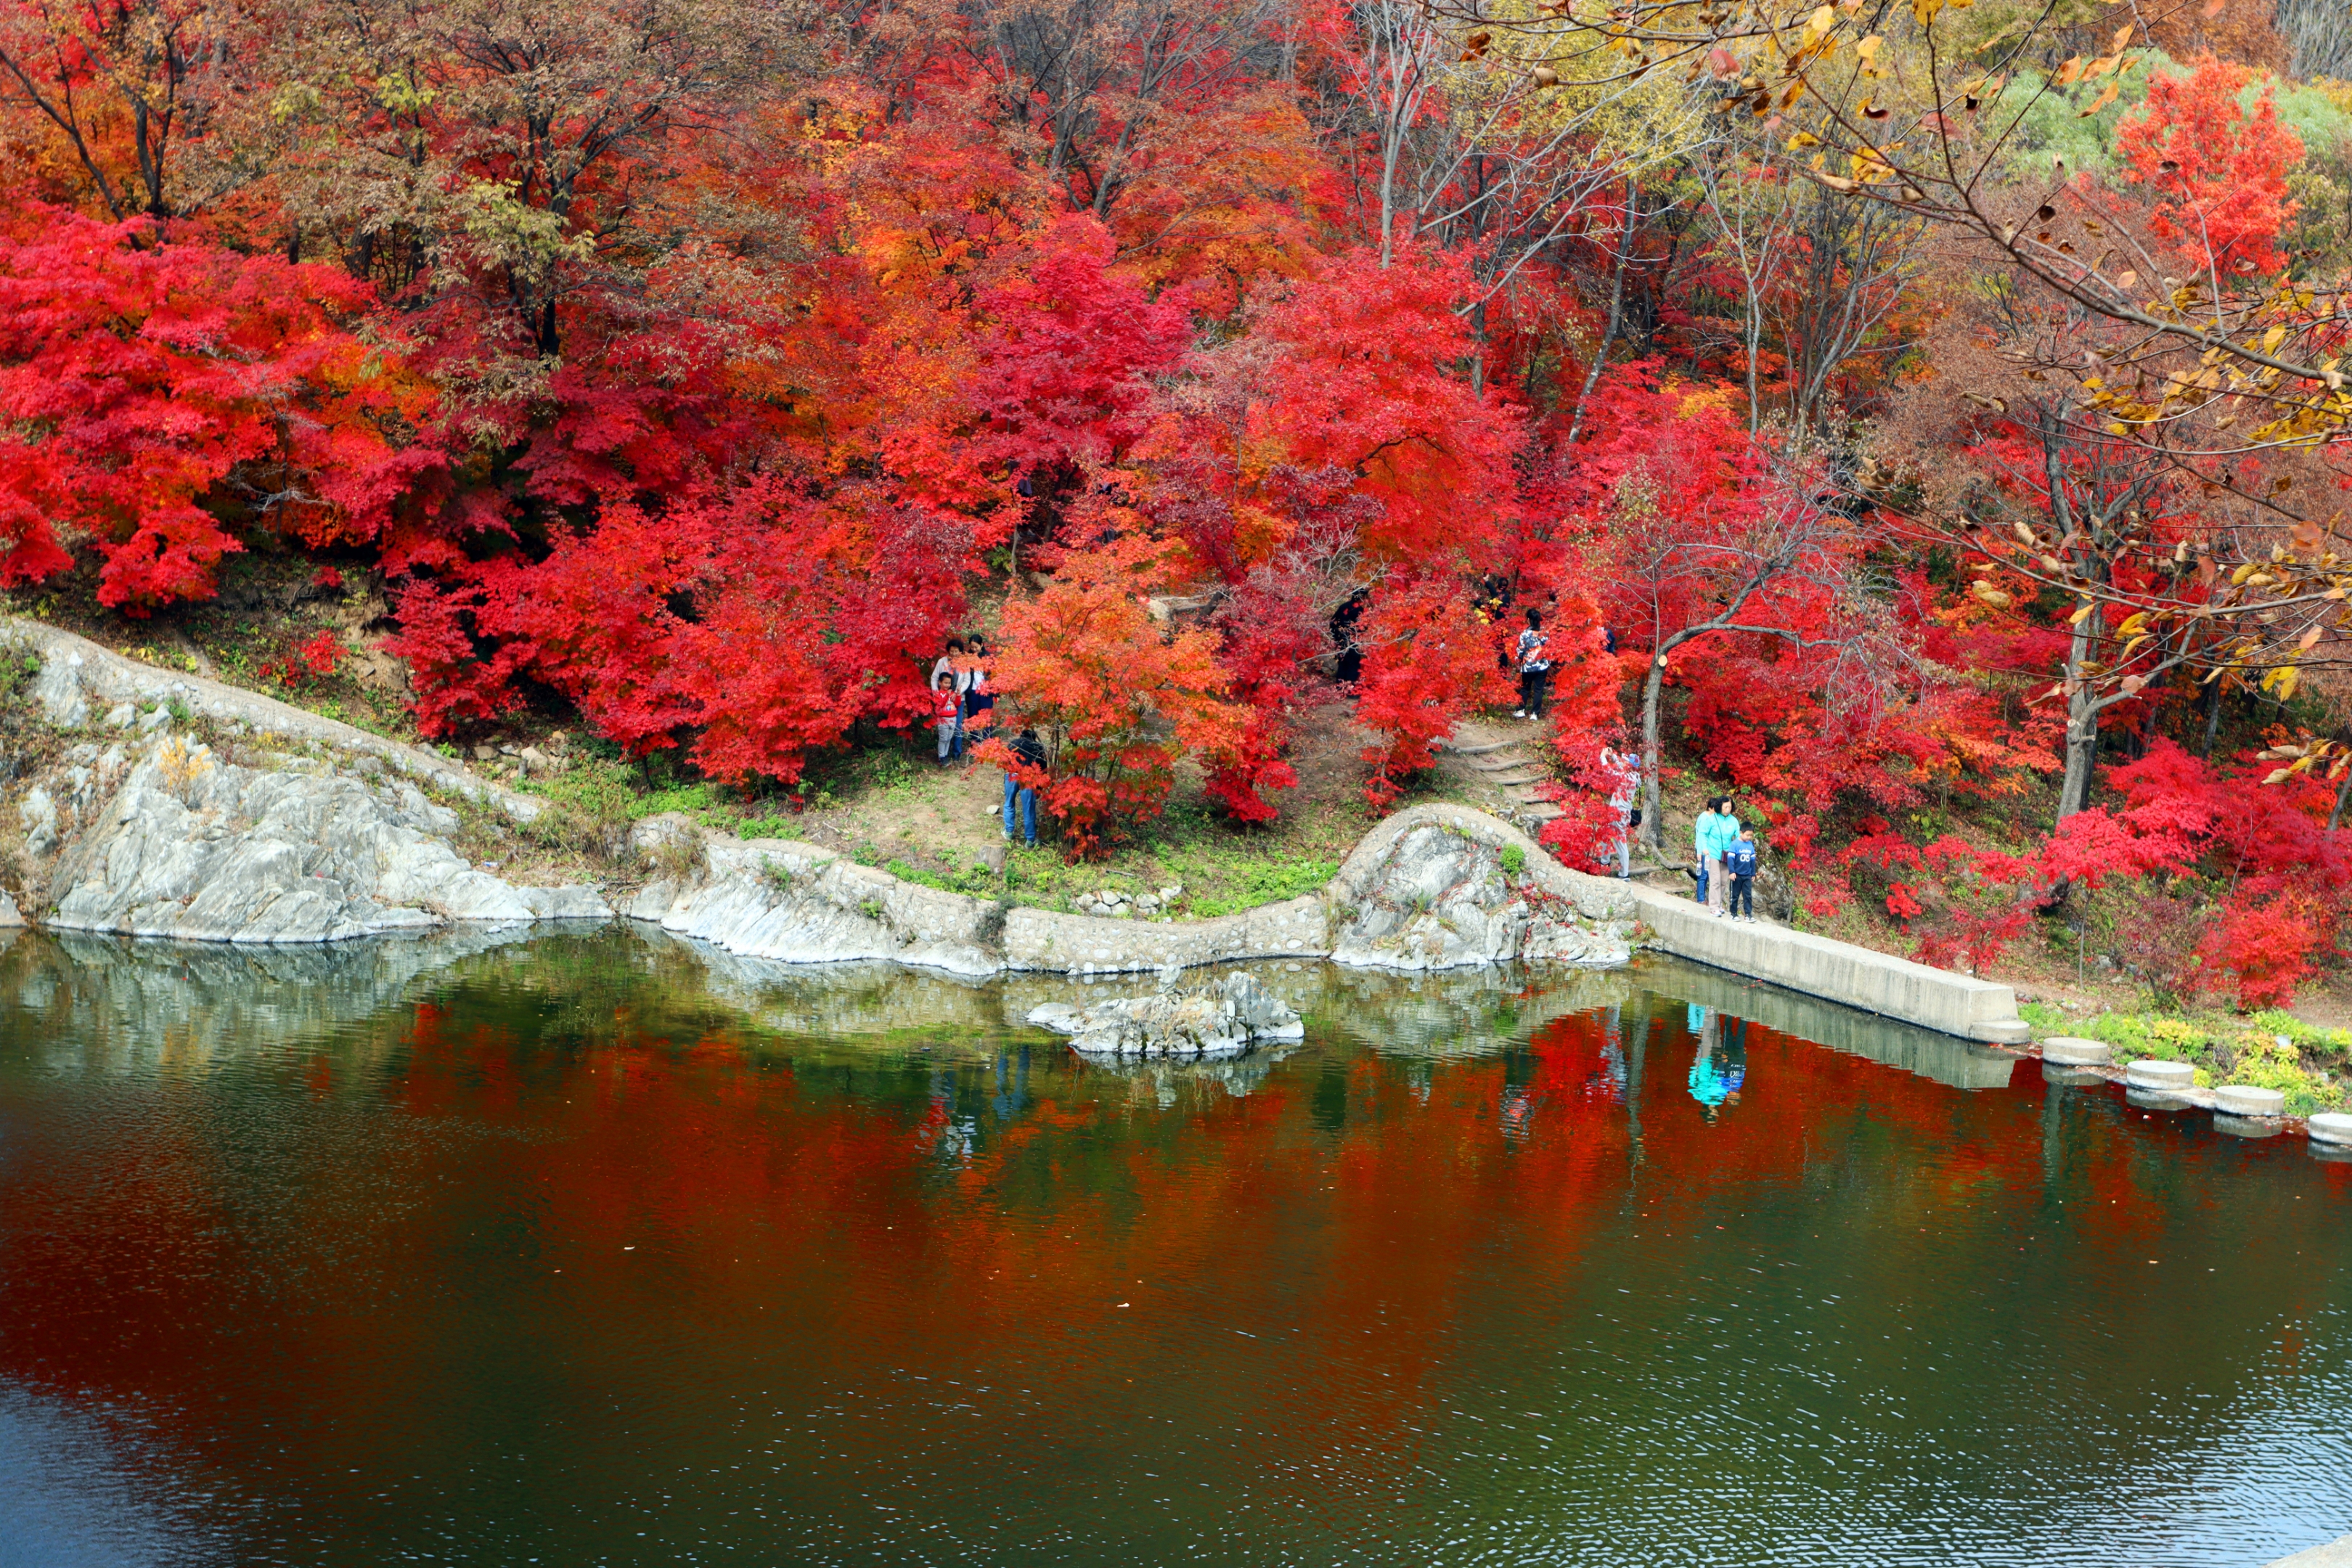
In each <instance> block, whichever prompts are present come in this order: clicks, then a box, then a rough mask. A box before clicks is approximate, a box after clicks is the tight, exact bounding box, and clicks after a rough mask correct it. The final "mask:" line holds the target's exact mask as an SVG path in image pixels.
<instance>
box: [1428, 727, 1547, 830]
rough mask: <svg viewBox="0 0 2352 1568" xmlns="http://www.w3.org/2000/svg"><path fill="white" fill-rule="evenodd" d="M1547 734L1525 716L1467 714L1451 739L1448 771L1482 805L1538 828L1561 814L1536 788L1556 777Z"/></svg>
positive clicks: (1517, 822)
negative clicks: (1471, 716)
mask: <svg viewBox="0 0 2352 1568" xmlns="http://www.w3.org/2000/svg"><path fill="white" fill-rule="evenodd" d="M1544 734H1545V731H1544V730H1543V728H1542V727H1541V726H1540V725H1536V724H1530V723H1528V722H1526V721H1497V720H1489V719H1465V720H1464V721H1462V723H1461V724H1460V725H1459V726H1457V727H1456V728H1455V730H1454V738H1453V739H1452V740H1451V741H1449V742H1446V746H1445V751H1444V768H1445V771H1446V773H1448V774H1450V775H1451V776H1452V777H1453V779H1454V782H1455V783H1456V784H1459V785H1462V786H1463V787H1464V788H1465V791H1466V793H1467V794H1468V795H1470V797H1471V803H1472V804H1473V805H1476V806H1478V807H1479V809H1481V810H1483V811H1489V812H1492V813H1494V814H1495V815H1496V816H1499V817H1502V818H1504V819H1505V820H1506V821H1507V822H1509V823H1511V824H1513V825H1514V826H1517V827H1519V828H1520V829H1522V830H1524V831H1526V832H1528V833H1533V832H1535V831H1536V829H1538V827H1541V826H1543V825H1544V824H1545V823H1547V822H1549V821H1550V820H1551V819H1552V818H1553V817H1555V816H1559V814H1560V811H1559V807H1558V806H1556V805H1552V804H1551V802H1549V801H1548V800H1543V799H1540V798H1538V796H1537V795H1536V791H1535V786H1536V785H1537V784H1541V783H1542V782H1543V781H1544V780H1546V779H1549V778H1550V777H1552V776H1553V774H1552V771H1551V766H1550V763H1549V760H1548V758H1547V757H1546V755H1545V747H1544Z"/></svg>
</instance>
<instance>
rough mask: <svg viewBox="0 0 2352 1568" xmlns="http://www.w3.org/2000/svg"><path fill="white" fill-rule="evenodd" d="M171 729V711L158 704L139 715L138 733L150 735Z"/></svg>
mask: <svg viewBox="0 0 2352 1568" xmlns="http://www.w3.org/2000/svg"><path fill="white" fill-rule="evenodd" d="M171 727H172V710H170V709H169V708H166V707H163V705H162V704H160V703H158V704H157V705H156V706H155V707H154V708H153V709H152V710H150V711H148V712H145V713H142V714H141V715H139V732H140V733H141V734H142V735H152V734H153V733H154V732H155V731H158V730H168V729H170V728H171Z"/></svg>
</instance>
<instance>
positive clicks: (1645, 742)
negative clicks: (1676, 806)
mask: <svg viewBox="0 0 2352 1568" xmlns="http://www.w3.org/2000/svg"><path fill="white" fill-rule="evenodd" d="M1665 684H1666V656H1665V655H1664V654H1663V653H1660V654H1655V655H1653V656H1652V657H1651V659H1650V671H1649V674H1648V675H1647V676H1645V677H1644V678H1643V681H1642V795H1643V802H1642V833H1643V837H1645V838H1646V839H1647V840H1648V841H1649V845H1650V847H1651V848H1653V849H1663V848H1664V844H1665V837H1664V824H1663V823H1661V822H1660V821H1659V820H1658V808H1659V788H1658V700H1659V698H1660V696H1661V695H1662V694H1663V693H1664V689H1665Z"/></svg>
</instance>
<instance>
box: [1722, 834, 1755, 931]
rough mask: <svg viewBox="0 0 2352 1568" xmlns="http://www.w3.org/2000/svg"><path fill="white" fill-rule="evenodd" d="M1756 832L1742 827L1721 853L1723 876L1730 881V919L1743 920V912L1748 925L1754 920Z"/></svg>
mask: <svg viewBox="0 0 2352 1568" xmlns="http://www.w3.org/2000/svg"><path fill="white" fill-rule="evenodd" d="M1756 864H1757V854H1756V830H1755V829H1754V828H1752V827H1743V828H1741V829H1740V830H1739V837H1737V838H1735V839H1733V840H1732V841H1731V844H1730V846H1729V847H1727V848H1726V849H1725V850H1724V852H1723V874H1724V875H1725V876H1727V877H1728V878H1730V879H1731V907H1730V910H1729V911H1728V912H1729V914H1730V916H1731V918H1732V919H1734V920H1739V919H1741V918H1743V916H1742V911H1743V910H1744V911H1746V912H1745V917H1744V918H1745V919H1746V920H1748V922H1749V923H1750V924H1753V923H1754V921H1755V920H1756Z"/></svg>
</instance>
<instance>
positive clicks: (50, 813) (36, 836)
mask: <svg viewBox="0 0 2352 1568" xmlns="http://www.w3.org/2000/svg"><path fill="white" fill-rule="evenodd" d="M16 818H17V820H18V821H19V822H21V823H23V824H24V826H25V847H26V849H27V850H28V851H30V852H31V853H32V854H33V855H34V856H36V857H39V856H44V855H47V854H48V853H49V852H50V851H51V850H53V849H55V848H56V847H58V803H57V802H56V800H54V799H53V798H51V796H50V795H49V792H48V791H47V790H46V789H43V788H42V787H41V786H40V785H39V784H35V785H34V786H33V787H32V788H31V789H29V790H26V792H25V798H24V799H23V800H21V801H19V802H17V804H16Z"/></svg>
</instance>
